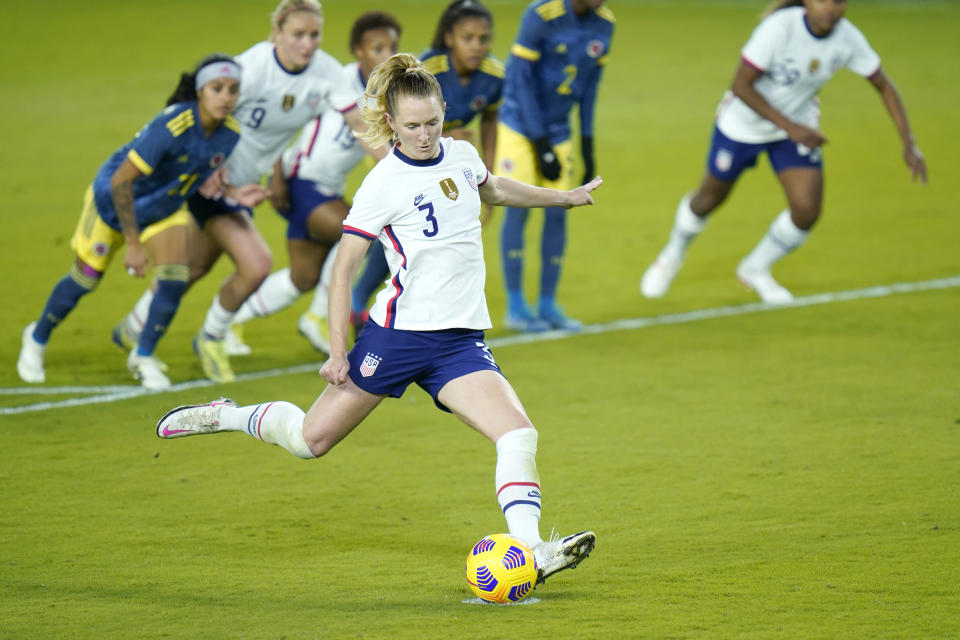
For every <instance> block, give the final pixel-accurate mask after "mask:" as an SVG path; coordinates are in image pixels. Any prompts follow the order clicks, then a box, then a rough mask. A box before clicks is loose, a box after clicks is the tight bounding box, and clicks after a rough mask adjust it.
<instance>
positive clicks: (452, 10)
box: [324, 0, 504, 331]
mask: <svg viewBox="0 0 960 640" xmlns="http://www.w3.org/2000/svg"><path fill="white" fill-rule="evenodd" d="M492 41H493V15H492V14H491V13H490V10H489V9H487V8H486V7H485V6H483V5H482V4H480V3H479V2H477V0H454V2H451V3H450V4H449V5H447V8H446V9H445V10H444V12H443V13H442V14H441V15H440V20H439V21H438V22H437V28H436V31H435V32H434V35H433V41H432V42H431V43H430V48H429V49H427V50H426V51H425V52H423V53H422V54H421V55H420V59H421V60H422V61H423V66H424V67H425V68H426V70H427V71H429V72H430V73H432V74H433V76H434V77H435V78H436V79H437V81H438V82H439V83H440V88H441V89H442V90H443V97H444V99H445V100H446V101H447V113H446V115H445V118H446V119H445V120H444V123H443V130H444V133H445V134H446V135H448V136H450V137H452V138H456V139H458V140H471V139H472V138H473V131H471V130H470V129H467V127H468V126H469V125H470V124H471V123H472V122H473V121H474V119H475V118H476V117H477V116H478V115H479V116H480V147H481V150H482V154H483V161H484V163H485V164H486V165H487V166H488V167H492V166H493V163H494V159H495V153H496V147H497V110H498V108H499V106H500V98H501V93H502V90H503V76H504V69H503V63H501V62H500V61H499V60H497V59H496V58H495V57H494V56H493V55H491V53H490V44H491V42H492ZM492 213H493V207H492V206H490V205H485V206H484V213H483V215H482V216H481V223H486V221H487V220H489V219H490V216H491V215H492ZM388 275H389V271H388V269H387V261H386V258H384V256H383V252H382V251H380V250H379V248H378V247H373V250H372V251H371V252H370V255H369V256H367V265H366V267H365V268H364V270H363V272H362V273H361V274H360V277H359V279H358V280H357V282H356V284H355V285H354V287H353V294H352V302H351V305H352V313H353V319H354V323H353V324H354V327H355V328H356V330H357V331H359V329H360V327H361V326H363V323H364V322H365V321H366V309H367V303H368V302H369V301H370V296H372V295H373V294H374V292H375V291H376V290H377V289H379V288H380V287H381V286H382V285H383V283H384V280H386V279H387V276H388ZM324 302H325V299H324Z"/></svg>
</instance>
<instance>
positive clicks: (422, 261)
mask: <svg viewBox="0 0 960 640" xmlns="http://www.w3.org/2000/svg"><path fill="white" fill-rule="evenodd" d="M488 177H489V175H488V173H487V168H486V166H484V164H483V161H482V160H480V156H479V155H478V154H477V150H476V149H475V148H474V147H473V145H472V144H470V143H469V142H466V141H463V140H454V139H453V138H443V139H442V140H441V141H440V154H439V155H438V156H437V157H436V158H433V159H431V160H413V159H411V158H408V157H407V156H405V155H403V154H402V153H400V151H399V149H398V148H396V147H395V148H394V149H393V151H392V152H391V153H389V154H387V156H386V157H385V158H384V159H383V160H381V161H380V162H379V163H377V165H376V166H375V167H374V168H373V169H372V170H371V171H370V173H368V174H367V176H366V178H365V179H364V181H363V184H361V185H360V189H359V190H358V191H357V194H356V196H355V197H354V200H353V207H352V208H351V209H350V214H349V215H348V216H347V219H346V220H345V221H344V223H343V230H344V233H354V234H357V235H360V236H362V237H365V238H369V239H371V240H372V239H377V238H379V240H380V242H381V243H382V244H383V246H384V254H385V255H386V258H387V263H388V264H389V265H390V280H389V281H388V283H387V286H386V288H384V289H382V290H381V291H380V293H379V294H377V299H376V301H375V302H374V304H373V307H372V308H371V309H370V318H371V319H372V320H373V321H374V322H376V323H377V324H379V325H380V326H382V327H388V328H393V329H409V330H416V331H434V330H439V329H489V328H490V326H491V324H490V314H489V313H488V311H487V300H486V297H485V295H484V284H485V281H486V274H487V271H486V266H485V265H484V262H483V243H482V239H481V235H480V193H479V190H478V189H479V186H480V185H483V184H484V183H485V182H486V181H487V178H488Z"/></svg>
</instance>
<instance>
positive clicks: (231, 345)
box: [223, 324, 253, 356]
mask: <svg viewBox="0 0 960 640" xmlns="http://www.w3.org/2000/svg"><path fill="white" fill-rule="evenodd" d="M223 343H224V345H225V348H226V350H227V355H228V356H248V355H250V354H251V353H253V349H251V348H250V345H248V344H247V343H246V342H244V341H243V325H242V324H232V325H230V328H229V329H227V335H225V336H224V337H223Z"/></svg>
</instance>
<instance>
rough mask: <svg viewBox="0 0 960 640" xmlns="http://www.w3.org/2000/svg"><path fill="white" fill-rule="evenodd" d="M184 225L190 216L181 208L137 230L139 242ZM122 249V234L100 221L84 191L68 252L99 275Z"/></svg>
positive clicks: (93, 205) (89, 193)
mask: <svg viewBox="0 0 960 640" xmlns="http://www.w3.org/2000/svg"><path fill="white" fill-rule="evenodd" d="M188 224H190V212H189V211H188V210H187V207H186V205H184V206H182V207H180V209H178V210H177V211H176V213H173V214H172V215H169V216H167V217H166V218H164V219H163V220H161V221H160V222H154V223H153V224H152V225H150V226H149V227H146V228H145V229H141V230H140V242H146V241H147V240H149V239H150V238H152V237H153V236H155V235H157V234H158V233H160V232H161V231H165V230H167V229H169V228H171V227H179V226H182V225H188ZM122 245H123V234H122V233H120V232H119V231H117V230H116V229H113V228H112V227H110V225H108V224H107V223H106V222H104V221H103V218H101V217H100V214H99V213H97V205H96V204H94V202H93V187H92V186H90V187H87V192H86V193H85V194H84V196H83V209H82V210H81V211H80V222H78V223H77V230H76V231H74V232H73V238H72V239H71V240H70V248H72V249H73V250H74V251H75V252H76V253H77V257H78V258H80V259H81V260H83V261H84V262H85V263H86V264H88V265H90V266H91V267H93V268H94V269H96V270H97V271H100V272H101V273H102V272H104V271H106V270H107V267H108V266H110V261H111V260H113V256H114V254H115V253H116V251H117V249H118V248H119V247H121V246H122Z"/></svg>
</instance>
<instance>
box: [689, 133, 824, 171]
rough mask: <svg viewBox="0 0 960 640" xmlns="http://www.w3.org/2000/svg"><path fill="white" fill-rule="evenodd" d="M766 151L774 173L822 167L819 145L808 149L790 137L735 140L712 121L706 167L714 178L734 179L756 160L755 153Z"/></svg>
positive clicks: (752, 165) (757, 154)
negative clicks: (711, 137)
mask: <svg viewBox="0 0 960 640" xmlns="http://www.w3.org/2000/svg"><path fill="white" fill-rule="evenodd" d="M764 151H766V153H767V155H768V156H769V158H770V164H771V165H772V166H773V170H774V172H775V173H780V172H781V171H783V170H784V169H793V168H813V169H822V168H823V152H822V150H821V149H819V148H818V149H810V148H809V147H805V146H803V145H801V144H797V143H796V142H794V141H793V140H790V139H786V140H775V141H773V142H761V143H749V142H737V141H736V140H733V139H731V138H728V137H727V136H725V135H723V132H722V131H720V128H719V127H717V126H716V125H714V127H713V139H712V140H711V141H710V152H709V153H708V154H707V170H708V171H709V172H710V173H711V175H713V177H714V178H716V179H717V180H723V181H725V182H735V181H736V179H737V178H739V177H740V174H741V173H743V172H744V171H745V170H746V169H749V168H750V167H754V166H756V164H757V156H759V155H760V154H761V153H762V152H764Z"/></svg>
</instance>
